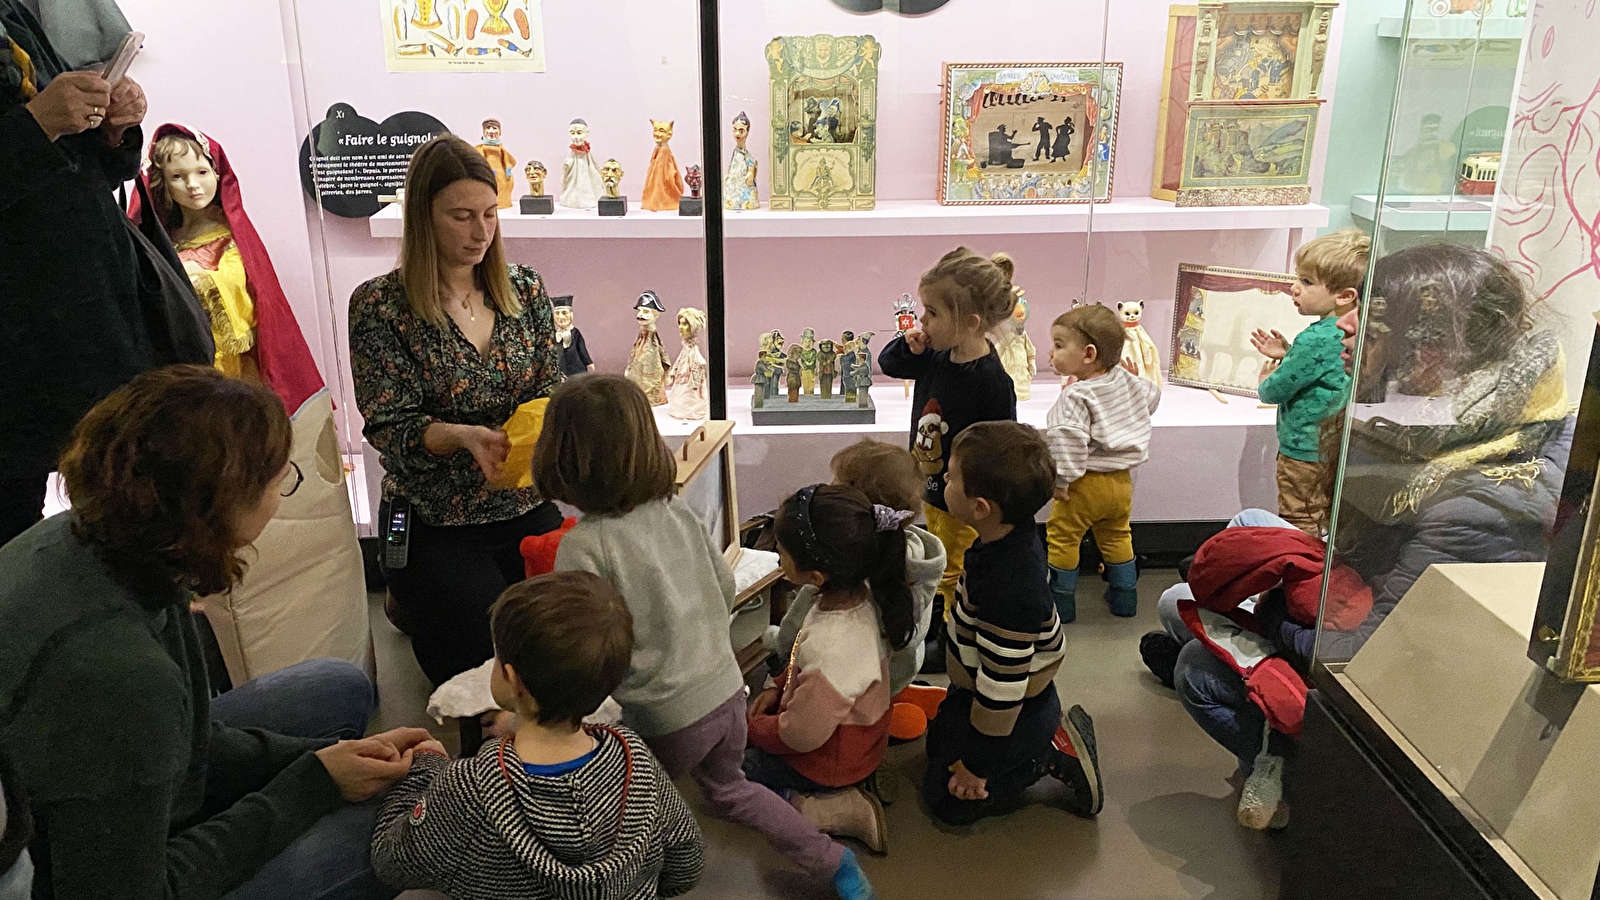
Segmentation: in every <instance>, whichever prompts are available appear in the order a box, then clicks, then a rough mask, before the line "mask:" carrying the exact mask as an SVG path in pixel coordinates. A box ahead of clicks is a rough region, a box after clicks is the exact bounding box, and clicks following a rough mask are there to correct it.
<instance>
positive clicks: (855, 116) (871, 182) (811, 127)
mask: <svg viewBox="0 0 1600 900" xmlns="http://www.w3.org/2000/svg"><path fill="white" fill-rule="evenodd" d="M882 53H883V45H882V44H879V43H878V42H877V40H876V39H875V38H873V37H872V35H870V34H864V35H851V36H848V37H836V36H834V35H831V34H814V35H809V36H805V37H780V38H773V39H772V41H771V42H770V43H768V44H767V68H768V70H769V74H770V76H771V98H770V99H771V107H772V199H771V202H770V203H768V206H770V207H771V208H772V209H871V208H872V207H873V206H874V205H875V204H876V202H877V200H876V197H877V185H878V168H877V167H878V157H877V146H878V139H877V129H878V57H879V56H880V55H881V54H882Z"/></svg>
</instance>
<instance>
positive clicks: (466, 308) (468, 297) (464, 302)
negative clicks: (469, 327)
mask: <svg viewBox="0 0 1600 900" xmlns="http://www.w3.org/2000/svg"><path fill="white" fill-rule="evenodd" d="M477 290H478V289H477V288H468V289H467V292H466V293H465V294H463V295H462V296H461V311H462V312H464V313H466V314H467V317H468V318H469V319H471V320H472V321H474V322H476V321H478V311H477V310H475V309H473V308H472V305H471V304H472V295H473V294H475V293H477Z"/></svg>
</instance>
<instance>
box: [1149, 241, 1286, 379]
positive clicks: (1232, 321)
mask: <svg viewBox="0 0 1600 900" xmlns="http://www.w3.org/2000/svg"><path fill="white" fill-rule="evenodd" d="M1294 283H1295V277H1294V276H1293V275H1290V274H1287V273H1283V272H1258V271H1255V270H1252V269H1227V268H1222V267H1219V266H1203V265H1195V264H1192V263H1184V264H1182V265H1180V266H1178V290H1177V304H1176V307H1175V309H1174V312H1173V319H1172V357H1171V358H1172V369H1171V371H1170V373H1169V375H1168V380H1170V381H1171V382H1172V383H1173V384H1178V385H1183V386H1185V387H1193V388H1200V389H1202V390H1218V391H1223V392H1226V393H1229V394H1239V395H1241V396H1245V397H1254V396H1256V385H1257V384H1259V383H1260V373H1261V364H1262V363H1263V362H1265V361H1266V357H1264V356H1262V355H1261V354H1260V353H1257V352H1256V349H1255V348H1254V347H1252V346H1251V345H1250V333H1251V332H1252V331H1254V330H1255V329H1257V328H1261V329H1266V330H1268V331H1271V330H1277V331H1279V332H1281V333H1282V334H1283V336H1284V337H1286V338H1289V339H1290V340H1293V339H1294V337H1295V335H1297V334H1299V333H1300V332H1301V331H1303V330H1305V327H1306V326H1307V325H1310V324H1311V323H1312V321H1314V320H1312V319H1309V318H1307V317H1305V316H1302V315H1301V314H1300V311H1299V310H1298V309H1296V308H1295V305H1294V300H1293V299H1292V297H1291V295H1290V293H1289V291H1290V289H1291V288H1292V287H1293V285H1294Z"/></svg>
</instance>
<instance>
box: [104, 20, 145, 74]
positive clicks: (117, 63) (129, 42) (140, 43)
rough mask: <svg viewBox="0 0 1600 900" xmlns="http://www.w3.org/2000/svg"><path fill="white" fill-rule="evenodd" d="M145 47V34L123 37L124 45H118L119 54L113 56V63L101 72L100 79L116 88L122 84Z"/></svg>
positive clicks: (128, 34) (131, 34)
mask: <svg viewBox="0 0 1600 900" xmlns="http://www.w3.org/2000/svg"><path fill="white" fill-rule="evenodd" d="M143 47H144V32H142V31H130V32H128V33H127V34H125V35H123V36H122V43H121V44H119V45H117V52H116V53H114V54H112V56H111V61H110V62H108V63H106V65H105V68H103V69H101V70H100V77H101V78H104V79H105V80H106V83H107V84H109V85H111V86H112V87H113V88H115V87H116V86H117V85H118V84H120V83H121V82H122V79H123V76H125V75H127V74H128V67H129V66H132V65H133V60H134V57H136V56H138V55H139V51H140V50H141V49H143Z"/></svg>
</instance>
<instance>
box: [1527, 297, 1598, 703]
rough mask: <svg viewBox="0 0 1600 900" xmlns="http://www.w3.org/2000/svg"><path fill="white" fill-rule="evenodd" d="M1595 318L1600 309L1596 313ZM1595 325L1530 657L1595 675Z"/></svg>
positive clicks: (1567, 671) (1568, 671)
mask: <svg viewBox="0 0 1600 900" xmlns="http://www.w3.org/2000/svg"><path fill="white" fill-rule="evenodd" d="M1595 317H1596V319H1600V313H1596V314H1595ZM1597 475H1600V329H1596V330H1595V340H1594V344H1593V346H1592V348H1591V350H1590V352H1589V371H1588V374H1587V376H1586V377H1585V379H1584V387H1583V401H1582V402H1581V403H1580V404H1579V407H1578V422H1577V426H1576V428H1575V429H1574V431H1573V436H1572V450H1571V452H1570V454H1569V456H1568V460H1567V472H1566V477H1565V478H1564V479H1563V480H1562V482H1561V499H1560V500H1559V501H1558V502H1557V505H1556V517H1555V529H1554V531H1553V533H1552V536H1551V540H1550V554H1549V557H1548V559H1547V561H1546V562H1545V567H1544V583H1543V585H1542V586H1541V588H1540V590H1539V606H1538V608H1537V611H1536V612H1535V613H1534V617H1533V634H1532V635H1530V636H1529V641H1528V658H1529V659H1532V660H1533V661H1534V662H1536V663H1538V664H1539V665H1541V666H1544V667H1545V668H1546V669H1548V670H1549V671H1551V672H1552V673H1554V674H1555V675H1557V676H1558V677H1560V678H1563V679H1565V680H1567V681H1582V682H1600V503H1597V502H1596V501H1597V500H1600V496H1597V492H1596V488H1600V477H1597Z"/></svg>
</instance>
